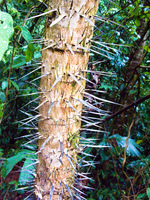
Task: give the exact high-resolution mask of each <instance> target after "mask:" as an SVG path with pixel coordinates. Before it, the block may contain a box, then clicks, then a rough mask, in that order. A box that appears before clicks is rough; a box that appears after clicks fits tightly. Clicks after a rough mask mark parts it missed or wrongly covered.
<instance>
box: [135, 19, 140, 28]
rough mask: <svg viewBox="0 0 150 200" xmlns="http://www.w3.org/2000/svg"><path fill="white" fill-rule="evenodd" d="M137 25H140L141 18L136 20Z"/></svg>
mask: <svg viewBox="0 0 150 200" xmlns="http://www.w3.org/2000/svg"><path fill="white" fill-rule="evenodd" d="M135 25H136V26H140V19H139V18H136V20H135Z"/></svg>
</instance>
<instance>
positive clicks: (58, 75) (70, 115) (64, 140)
mask: <svg viewBox="0 0 150 200" xmlns="http://www.w3.org/2000/svg"><path fill="white" fill-rule="evenodd" d="M97 7H98V0H78V1H74V0H68V1H67V0H58V1H56V0H50V1H49V5H48V8H49V10H52V12H51V13H50V14H49V16H48V17H47V20H46V24H45V46H44V47H43V51H42V70H41V75H43V76H42V78H41V83H40V90H41V91H40V92H41V95H40V103H39V114H40V117H39V123H38V127H39V138H40V139H39V141H38V161H39V163H38V165H37V173H36V174H37V176H36V183H35V194H36V197H37V198H39V199H44V200H49V199H52V200H58V199H65V200H67V199H75V192H74V191H73V190H72V188H71V187H72V186H73V184H74V174H75V173H76V161H77V158H76V155H77V149H76V144H78V143H79V130H80V126H81V120H80V115H81V113H82V103H81V101H80V100H82V99H83V93H84V88H85V80H84V79H82V78H80V77H79V76H78V75H80V76H83V77H85V76H86V72H85V71H86V69H87V63H88V59H89V47H90V39H91V37H92V35H93V23H94V15H95V14H96V11H97Z"/></svg>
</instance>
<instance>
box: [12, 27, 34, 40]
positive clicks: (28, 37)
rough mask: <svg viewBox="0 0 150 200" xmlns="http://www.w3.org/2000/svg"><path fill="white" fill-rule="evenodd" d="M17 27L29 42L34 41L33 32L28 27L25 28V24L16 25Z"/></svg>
mask: <svg viewBox="0 0 150 200" xmlns="http://www.w3.org/2000/svg"><path fill="white" fill-rule="evenodd" d="M15 28H16V29H19V30H20V31H21V32H22V36H23V38H24V39H25V40H26V41H27V42H32V41H33V38H32V36H31V33H30V32H29V31H28V29H27V28H25V27H24V26H16V27H15Z"/></svg>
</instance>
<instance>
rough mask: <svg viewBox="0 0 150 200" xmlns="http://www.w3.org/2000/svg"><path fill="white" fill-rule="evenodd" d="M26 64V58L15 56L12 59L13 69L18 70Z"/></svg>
mask: <svg viewBox="0 0 150 200" xmlns="http://www.w3.org/2000/svg"><path fill="white" fill-rule="evenodd" d="M25 64H26V57H25V56H22V55H21V56H17V57H14V58H13V66H12V67H13V68H15V69H18V68H19V67H20V66H22V65H25Z"/></svg>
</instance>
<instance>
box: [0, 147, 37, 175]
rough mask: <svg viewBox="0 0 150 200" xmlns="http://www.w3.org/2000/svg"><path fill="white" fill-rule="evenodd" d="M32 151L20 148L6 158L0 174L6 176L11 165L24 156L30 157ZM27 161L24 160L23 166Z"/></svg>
mask: <svg viewBox="0 0 150 200" xmlns="http://www.w3.org/2000/svg"><path fill="white" fill-rule="evenodd" d="M33 153H34V152H33V151H31V150H27V149H22V150H20V151H19V152H18V153H17V154H16V155H14V156H12V157H10V158H7V160H6V161H5V162H4V164H3V167H2V170H1V175H2V177H3V178H6V176H7V175H8V174H9V172H10V171H11V170H12V169H13V167H14V166H15V165H16V164H17V163H18V162H20V161H22V160H23V159H24V158H26V159H30V158H31V157H32V156H31V154H33ZM28 163H29V162H27V161H26V162H25V164H24V165H25V166H27V164H28ZM21 176H23V175H21Z"/></svg>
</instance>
